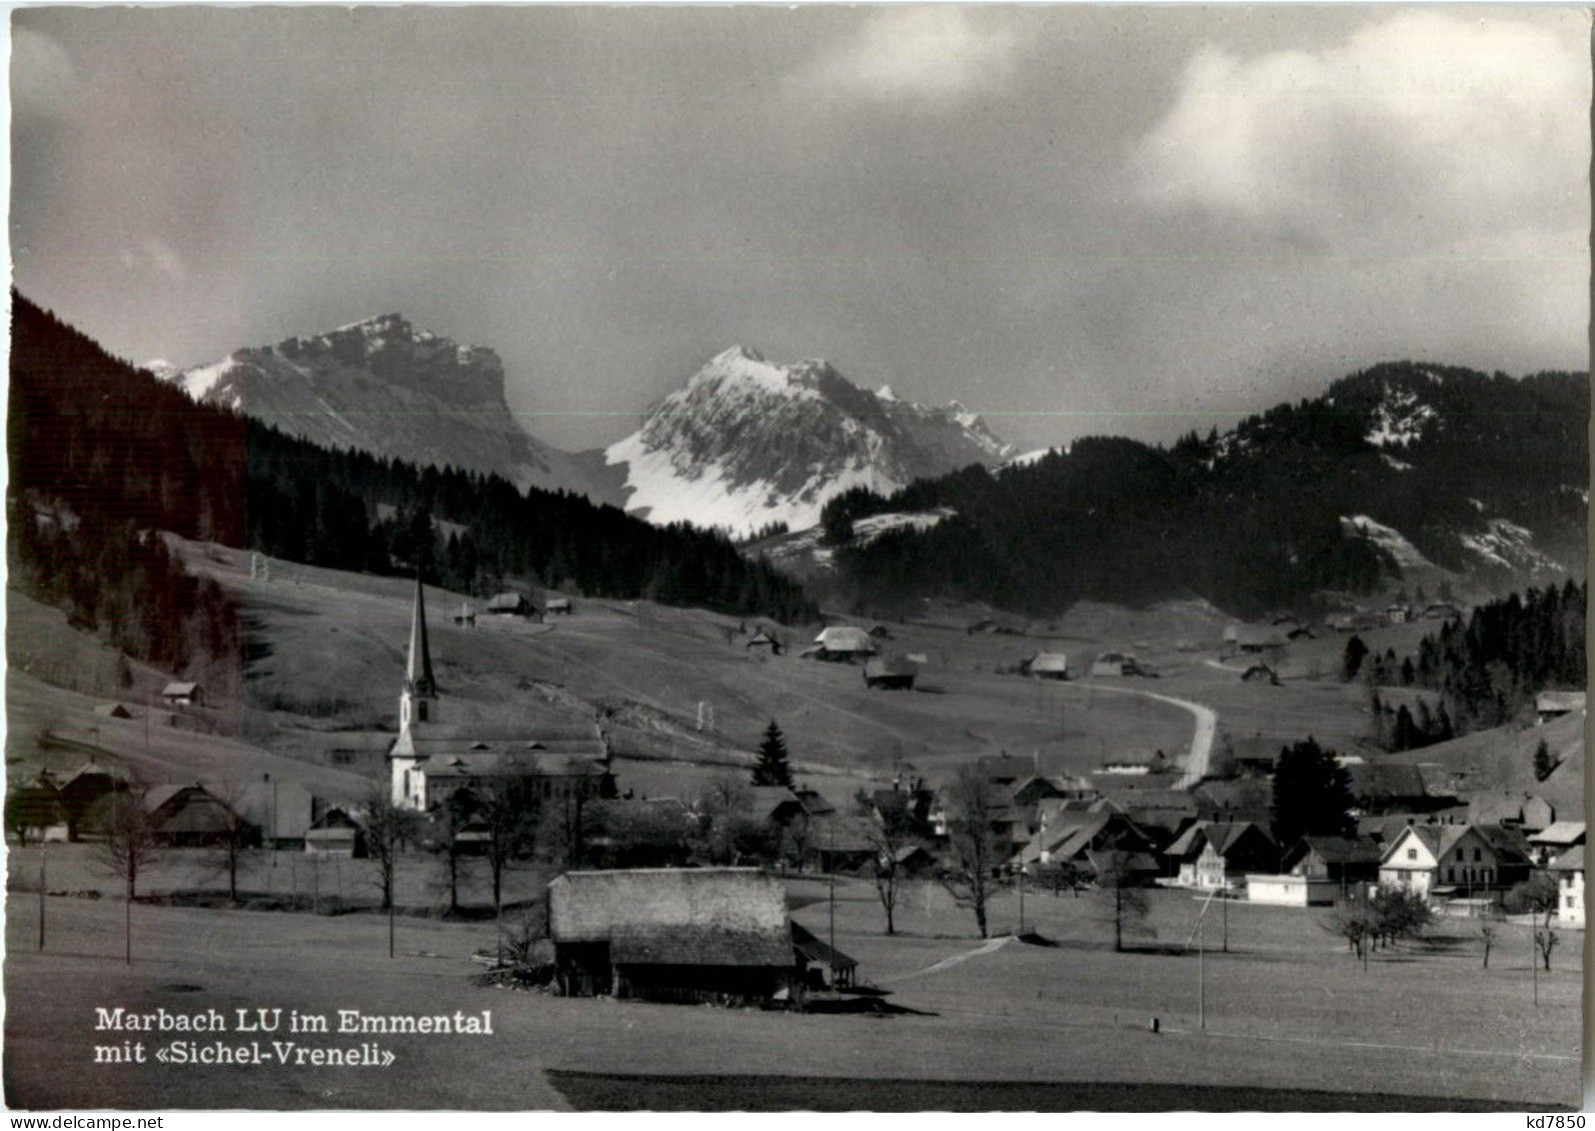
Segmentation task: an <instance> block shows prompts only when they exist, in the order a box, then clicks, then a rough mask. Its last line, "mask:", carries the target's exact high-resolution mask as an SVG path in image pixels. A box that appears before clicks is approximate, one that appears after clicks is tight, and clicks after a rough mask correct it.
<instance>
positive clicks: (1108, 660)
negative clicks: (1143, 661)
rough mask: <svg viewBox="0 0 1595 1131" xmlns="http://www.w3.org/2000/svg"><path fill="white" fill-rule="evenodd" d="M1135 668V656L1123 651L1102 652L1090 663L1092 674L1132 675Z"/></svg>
mask: <svg viewBox="0 0 1595 1131" xmlns="http://www.w3.org/2000/svg"><path fill="white" fill-rule="evenodd" d="M1135 670H1136V663H1135V657H1134V656H1132V655H1129V654H1127V653H1124V652H1104V653H1102V654H1101V655H1100V656H1098V657H1097V658H1096V660H1095V661H1094V662H1093V663H1092V664H1091V674H1092V675H1094V676H1103V675H1108V676H1123V675H1133V674H1135Z"/></svg>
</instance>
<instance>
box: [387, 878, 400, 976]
mask: <svg viewBox="0 0 1595 1131" xmlns="http://www.w3.org/2000/svg"><path fill="white" fill-rule="evenodd" d="M396 886H398V885H396V884H395V883H394V882H393V881H392V880H389V881H388V957H389V958H392V957H393V905H394V903H396V902H397V900H395V899H394V896H396V895H398V892H396V891H394V890H393V889H394V888H395V887H396Z"/></svg>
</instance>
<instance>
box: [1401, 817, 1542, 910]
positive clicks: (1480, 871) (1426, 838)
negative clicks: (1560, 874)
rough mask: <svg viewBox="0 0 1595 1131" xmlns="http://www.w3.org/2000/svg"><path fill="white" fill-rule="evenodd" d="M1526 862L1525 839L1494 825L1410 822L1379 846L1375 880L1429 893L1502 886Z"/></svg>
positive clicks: (1522, 875) (1517, 876) (1521, 875)
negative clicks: (1381, 847)
mask: <svg viewBox="0 0 1595 1131" xmlns="http://www.w3.org/2000/svg"><path fill="white" fill-rule="evenodd" d="M1532 863H1533V861H1532V859H1531V858H1530V854H1529V846H1528V842H1527V841H1525V840H1524V839H1523V837H1522V836H1521V835H1520V834H1518V833H1517V832H1516V831H1514V830H1511V829H1506V828H1503V827H1502V826H1500V825H1414V826H1411V827H1409V828H1408V829H1407V830H1406V831H1405V832H1403V833H1402V834H1401V835H1400V836H1398V837H1396V839H1395V840H1394V841H1393V842H1392V843H1391V844H1390V846H1389V847H1388V848H1387V849H1385V851H1384V855H1383V856H1382V857H1381V858H1380V863H1379V883H1380V885H1381V886H1385V885H1388V886H1391V887H1400V888H1405V889H1407V890H1408V891H1413V892H1417V893H1418V894H1420V895H1423V896H1427V897H1429V898H1435V897H1437V896H1440V895H1448V894H1463V895H1472V894H1475V893H1479V892H1490V891H1504V890H1506V889H1507V888H1510V887H1511V886H1512V885H1513V884H1515V883H1518V882H1519V881H1521V880H1524V879H1527V878H1528V874H1529V870H1530V868H1531V867H1532Z"/></svg>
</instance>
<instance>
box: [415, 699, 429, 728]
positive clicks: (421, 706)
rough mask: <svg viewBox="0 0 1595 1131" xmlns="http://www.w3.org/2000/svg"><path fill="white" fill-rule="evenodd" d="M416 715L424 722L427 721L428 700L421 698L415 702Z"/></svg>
mask: <svg viewBox="0 0 1595 1131" xmlns="http://www.w3.org/2000/svg"><path fill="white" fill-rule="evenodd" d="M415 717H416V718H417V719H420V720H421V721H422V722H423V723H424V722H426V700H425V699H420V700H417V701H416V704H415Z"/></svg>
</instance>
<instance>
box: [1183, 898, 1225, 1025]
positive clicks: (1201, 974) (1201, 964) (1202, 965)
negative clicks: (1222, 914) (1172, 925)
mask: <svg viewBox="0 0 1595 1131" xmlns="http://www.w3.org/2000/svg"><path fill="white" fill-rule="evenodd" d="M1216 895H1218V889H1217V888H1214V889H1213V890H1212V891H1211V892H1209V893H1208V896H1207V902H1206V903H1204V904H1202V910H1201V912H1200V913H1199V914H1198V915H1197V916H1196V926H1194V927H1192V928H1191V937H1190V938H1188V939H1186V940H1185V945H1186V946H1187V947H1189V946H1190V945H1191V939H1195V940H1196V1025H1197V1028H1198V1029H1200V1030H1201V1031H1202V1032H1204V1033H1205V1032H1207V932H1206V923H1207V912H1208V909H1209V908H1211V907H1212V906H1213V897H1214V896H1216Z"/></svg>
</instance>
